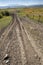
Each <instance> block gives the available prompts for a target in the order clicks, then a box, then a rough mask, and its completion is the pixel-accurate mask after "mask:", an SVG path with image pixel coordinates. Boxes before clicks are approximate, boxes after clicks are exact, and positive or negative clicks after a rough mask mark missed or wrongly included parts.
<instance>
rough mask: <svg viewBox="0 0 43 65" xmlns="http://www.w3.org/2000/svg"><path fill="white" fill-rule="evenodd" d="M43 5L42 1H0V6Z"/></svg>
mask: <svg viewBox="0 0 43 65" xmlns="http://www.w3.org/2000/svg"><path fill="white" fill-rule="evenodd" d="M37 4H43V0H0V6H9V5H15V6H16V5H26V6H28V5H37Z"/></svg>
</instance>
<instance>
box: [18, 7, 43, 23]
mask: <svg viewBox="0 0 43 65" xmlns="http://www.w3.org/2000/svg"><path fill="white" fill-rule="evenodd" d="M18 10H19V12H18V14H19V16H27V17H29V18H30V19H33V20H36V21H38V22H43V8H22V9H18Z"/></svg>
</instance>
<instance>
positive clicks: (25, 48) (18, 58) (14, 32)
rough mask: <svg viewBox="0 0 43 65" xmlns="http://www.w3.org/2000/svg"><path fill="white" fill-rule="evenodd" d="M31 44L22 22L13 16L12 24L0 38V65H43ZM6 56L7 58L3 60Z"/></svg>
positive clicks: (32, 41)
mask: <svg viewBox="0 0 43 65" xmlns="http://www.w3.org/2000/svg"><path fill="white" fill-rule="evenodd" d="M24 21H25V20H24ZM32 44H34V40H33V38H32V37H30V34H29V35H28V33H27V30H26V29H25V26H24V23H23V20H20V18H19V17H18V16H17V15H16V14H14V15H13V21H12V23H11V24H10V25H9V26H8V27H7V29H6V30H5V31H4V32H3V33H2V35H1V37H0V65H43V62H42V61H41V60H42V59H40V57H39V55H38V52H39V51H38V52H36V50H37V49H36V46H35V47H34V45H33V46H32ZM6 54H8V57H7V58H6V59H4V58H5V56H6ZM7 61H8V62H7Z"/></svg>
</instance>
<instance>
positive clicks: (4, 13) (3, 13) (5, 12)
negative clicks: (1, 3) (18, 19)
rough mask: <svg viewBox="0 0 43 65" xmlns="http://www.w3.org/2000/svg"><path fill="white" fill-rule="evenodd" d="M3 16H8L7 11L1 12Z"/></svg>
mask: <svg viewBox="0 0 43 65" xmlns="http://www.w3.org/2000/svg"><path fill="white" fill-rule="evenodd" d="M1 13H2V15H3V16H9V12H8V11H2V12H1Z"/></svg>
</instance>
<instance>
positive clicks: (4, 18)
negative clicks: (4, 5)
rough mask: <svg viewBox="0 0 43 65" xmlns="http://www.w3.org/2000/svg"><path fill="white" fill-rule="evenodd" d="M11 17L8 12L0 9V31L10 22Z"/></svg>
mask: <svg viewBox="0 0 43 65" xmlns="http://www.w3.org/2000/svg"><path fill="white" fill-rule="evenodd" d="M11 19H12V17H11V16H10V12H9V11H8V10H5V9H0V30H1V29H3V28H4V27H6V26H7V25H8V24H9V23H10V22H11Z"/></svg>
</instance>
